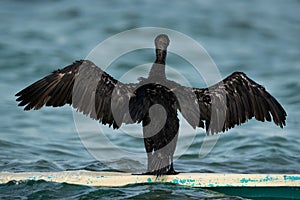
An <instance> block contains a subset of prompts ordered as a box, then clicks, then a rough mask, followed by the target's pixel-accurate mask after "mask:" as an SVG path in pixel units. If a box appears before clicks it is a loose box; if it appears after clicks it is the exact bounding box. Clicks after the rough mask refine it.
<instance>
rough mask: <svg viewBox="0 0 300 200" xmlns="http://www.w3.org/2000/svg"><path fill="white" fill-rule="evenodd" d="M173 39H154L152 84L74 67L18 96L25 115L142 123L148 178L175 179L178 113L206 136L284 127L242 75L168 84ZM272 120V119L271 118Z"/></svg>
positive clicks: (276, 110)
mask: <svg viewBox="0 0 300 200" xmlns="http://www.w3.org/2000/svg"><path fill="white" fill-rule="evenodd" d="M168 45H169V38H168V36H167V35H165V34H161V35H159V36H157V37H156V39H155V47H156V60H155V62H154V63H153V65H152V68H151V70H150V73H149V76H148V78H140V79H139V83H136V84H125V83H121V82H118V81H117V80H116V79H114V78H113V77H111V76H110V75H109V74H107V73H106V72H104V71H102V70H101V69H100V68H98V67H97V66H96V65H95V64H94V63H92V62H91V61H88V60H80V61H76V62H74V63H73V64H71V65H69V66H66V67H65V68H63V69H58V70H56V71H53V72H52V73H51V74H50V75H48V76H46V77H44V78H42V79H40V80H38V81H37V82H35V83H33V84H32V85H30V86H28V87H27V88H25V89H23V90H22V91H20V92H18V93H17V94H16V96H18V98H17V101H20V103H19V106H25V108H24V110H30V109H40V108H41V107H42V106H43V105H45V106H53V107H59V106H63V105H65V104H70V105H72V106H73V107H74V108H75V109H77V110H78V111H80V112H82V113H83V114H85V115H89V116H90V117H91V118H93V119H95V120H99V121H100V122H101V123H102V124H108V125H109V126H113V128H114V129H115V128H119V127H120V126H121V124H122V123H125V124H128V123H140V122H142V126H143V135H144V144H145V149H146V152H147V157H148V169H147V172H146V173H145V174H154V175H157V176H160V175H166V174H177V172H176V171H175V170H174V167H173V154H174V151H175V148H176V143H177V138H178V129H179V119H178V117H177V110H179V111H180V112H181V113H182V115H183V117H184V118H186V120H187V121H188V123H189V124H190V125H191V126H192V127H193V128H196V127H201V128H205V129H206V133H207V134H214V133H218V132H224V131H226V130H228V129H230V128H233V127H234V126H235V125H240V124H242V123H244V122H246V121H247V120H249V119H251V118H253V117H255V119H257V120H259V121H265V120H267V121H271V120H272V119H273V121H274V123H275V124H276V125H278V126H280V127H281V128H282V127H283V126H285V120H286V116H287V114H286V112H285V110H284V109H283V108H282V106H281V105H280V104H279V103H278V102H277V100H276V99H275V98H274V97H273V96H271V95H270V94H269V93H268V92H267V91H266V90H265V88H264V87H263V86H261V85H259V84H258V83H256V82H254V81H253V80H251V79H250V78H248V77H247V76H246V75H245V74H244V73H242V72H234V73H233V74H231V75H230V76H228V77H227V78H225V79H224V80H223V81H221V82H219V83H216V84H215V85H213V86H211V87H208V88H190V87H185V86H181V85H179V84H177V83H176V82H174V81H171V80H168V79H167V78H166V74H165V60H166V55H167V47H168ZM271 116H272V117H271Z"/></svg>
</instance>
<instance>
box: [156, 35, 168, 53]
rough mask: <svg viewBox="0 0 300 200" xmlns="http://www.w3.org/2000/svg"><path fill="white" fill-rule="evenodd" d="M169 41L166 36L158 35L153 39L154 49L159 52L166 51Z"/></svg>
mask: <svg viewBox="0 0 300 200" xmlns="http://www.w3.org/2000/svg"><path fill="white" fill-rule="evenodd" d="M169 43H170V40H169V37H168V36H167V35H166V34H160V35H158V36H157V37H156V38H155V48H156V49H160V50H164V51H166V50H167V47H168V46H169Z"/></svg>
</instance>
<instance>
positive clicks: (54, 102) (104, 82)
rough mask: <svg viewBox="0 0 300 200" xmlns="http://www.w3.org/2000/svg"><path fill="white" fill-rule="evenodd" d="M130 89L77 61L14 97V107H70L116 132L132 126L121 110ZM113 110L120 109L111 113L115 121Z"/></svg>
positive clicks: (132, 88) (128, 97)
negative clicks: (16, 105)
mask: <svg viewBox="0 0 300 200" xmlns="http://www.w3.org/2000/svg"><path fill="white" fill-rule="evenodd" d="M134 89H135V85H134V84H123V83H121V82H118V81H117V80H115V79H114V78H113V77H111V76H110V75H109V74H107V73H106V72H104V71H102V70H101V69H100V68H98V67H97V66H96V65H95V64H94V63H92V62H91V61H88V60H80V61H76V62H74V63H73V64H71V65H69V66H67V67H65V68H63V69H58V70H56V71H53V72H52V73H51V74H50V75H48V76H46V77H44V78H42V79H40V80H38V81H36V82H35V83H33V84H32V85H30V86H28V87H27V88H25V89H23V90H22V91H20V92H18V93H17V94H16V96H17V101H19V102H20V103H19V104H18V105H19V106H25V108H24V110H31V109H40V108H41V107H42V106H44V105H45V106H53V107H58V106H63V105H65V104H71V105H72V106H73V107H74V108H75V109H77V110H78V111H80V112H82V113H83V114H85V115H89V116H90V117H91V118H93V119H96V120H99V121H101V122H102V123H103V124H109V125H110V126H111V125H113V127H114V128H119V126H120V125H121V124H122V123H124V122H126V123H130V122H132V121H130V120H129V119H127V118H126V117H124V116H129V115H128V114H127V113H126V109H124V107H126V106H127V107H128V105H127V104H129V99H130V97H131V96H132V93H133V91H134ZM112 95H114V97H113V96H112ZM112 99H113V101H112ZM113 106H115V107H118V106H119V107H121V108H123V109H122V110H118V112H117V111H116V110H115V113H117V115H118V117H117V119H115V118H114V108H113ZM116 120H117V121H116Z"/></svg>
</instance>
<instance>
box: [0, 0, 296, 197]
mask: <svg viewBox="0 0 300 200" xmlns="http://www.w3.org/2000/svg"><path fill="white" fill-rule="evenodd" d="M299 9H300V1H299V0H287V1H279V0H277V1H273V0H266V1H259V0H254V1H237V0H230V1H226V2H223V1H218V0H212V1H196V0H191V1H179V0H176V1H158V0H153V1H137V0H134V1H119V0H112V1H96V0H90V1H68V0H53V1H51V0H45V1H38V0H27V1H21V0H2V1H1V2H0V72H1V73H0V91H1V92H0V112H1V118H0V119H1V120H0V121H1V123H0V171H11V172H21V171H63V170H70V169H88V170H99V171H102V170H111V168H110V167H108V166H106V165H104V164H103V163H101V162H99V161H97V160H96V159H95V158H94V157H93V156H92V155H91V154H90V153H89V152H88V151H87V150H86V149H85V147H84V146H83V144H82V143H81V141H80V138H79V136H78V134H77V131H76V128H75V125H74V120H73V114H72V109H71V107H69V106H65V107H63V108H60V109H53V108H43V109H41V110H39V111H30V112H24V111H23V110H22V108H20V107H17V103H16V101H15V97H14V95H15V93H17V92H18V91H19V90H21V89H23V88H24V87H25V86H27V85H29V84H31V83H32V82H34V81H36V80H37V79H39V78H41V77H43V76H45V75H47V74H48V73H50V72H51V71H53V70H55V69H57V68H61V67H63V66H66V65H68V64H70V63H72V62H73V61H74V60H77V59H81V58H84V57H86V56H87V54H88V53H89V52H90V51H91V50H92V49H93V48H94V47H95V46H96V45H97V44H98V43H100V42H101V41H103V40H105V39H106V38H108V37H110V36H112V35H114V34H117V33H119V32H121V31H125V30H128V29H132V28H138V27H149V26H151V27H163V28H169V29H173V30H176V31H179V32H182V33H184V34H186V35H188V36H190V37H192V38H193V39H195V40H196V41H198V42H199V43H200V44H201V45H203V47H204V48H205V49H206V50H207V51H208V53H209V54H210V56H211V57H212V59H213V60H214V62H215V63H216V65H217V66H218V68H219V70H220V72H221V75H222V77H225V76H227V75H229V74H230V73H232V72H233V71H243V72H245V73H246V74H247V75H249V76H250V77H251V78H253V79H254V80H256V81H257V82H259V83H260V84H262V85H264V86H265V87H266V88H267V90H268V91H270V93H271V94H272V95H274V96H275V97H276V98H277V99H278V101H279V102H280V103H281V104H282V105H283V107H284V108H285V109H286V111H287V113H288V118H287V126H286V127H285V128H284V129H280V128H279V127H277V126H275V125H274V124H273V123H260V122H256V121H255V120H251V121H250V122H249V123H247V124H244V125H242V126H239V127H237V128H235V129H232V130H230V131H229V132H227V133H225V134H222V135H221V136H220V138H219V140H218V142H217V144H216V146H215V148H214V149H213V150H212V152H211V153H209V154H208V155H207V156H206V157H204V158H201V159H199V158H198V153H199V149H200V146H201V143H202V141H203V138H204V131H203V130H201V129H199V130H197V132H198V134H197V137H196V138H195V141H194V143H193V145H192V146H191V147H190V149H189V151H187V152H186V154H184V155H183V156H181V157H180V158H179V159H178V160H176V162H175V168H176V169H177V170H178V171H183V172H215V173H300V157H299V153H300V145H299V144H300V133H299V125H300V66H299V63H300V62H299V61H300V40H299V35H300V14H299ZM186 51H189V49H186ZM143 55H144V57H142V58H141V57H140V56H139V54H136V55H135V54H132V55H130V56H129V57H126V56H124V58H122V59H120V60H119V62H118V63H117V65H116V66H115V71H114V70H112V72H110V73H111V74H112V75H113V76H114V75H115V76H117V75H116V74H117V73H120V72H121V73H122V72H123V73H125V72H126V71H127V70H129V69H130V67H131V66H136V65H138V64H143V62H151V61H152V60H153V59H154V52H153V51H147V53H145V54H143ZM167 62H168V64H174V65H175V66H176V63H175V62H172V56H170V57H168V61H167ZM177 67H178V68H180V67H182V68H185V67H186V66H177ZM185 70H189V68H188V67H187V68H186V69H185ZM114 73H115V74H114ZM191 76H192V73H191ZM192 84H193V85H194V86H197V87H200V86H201V84H199V83H198V82H193V83H192ZM202 86H205V85H202ZM112 134H113V133H112ZM119 137H120V141H122V136H119ZM123 145H124V146H128V147H132V146H137V144H136V140H132V141H130V140H126V142H124V144H123ZM138 146H139V148H140V150H141V151H144V149H143V144H139V145H138ZM133 161H134V159H133V160H128V159H121V160H117V161H116V163H117V165H118V166H121V167H122V168H125V169H126V168H130V163H131V162H133ZM143 170H144V169H143V168H141V169H139V171H143ZM24 197H25V199H26V197H27V198H29V199H43V198H44V199H48V198H68V199H98V198H108V199H109V198H112V199H123V198H133V199H134V198H136V199H142V198H148V199H158V198H159V197H163V198H166V199H182V198H185V199H195V198H201V197H202V198H208V199H228V198H229V199H242V198H239V197H230V196H226V195H224V194H220V193H216V192H212V191H209V190H203V189H197V188H196V189H195V188H181V187H176V186H172V185H161V184H158V185H140V186H128V187H120V188H95V187H85V186H75V185H68V184H60V183H46V182H43V181H39V182H32V181H28V182H23V183H20V184H15V183H13V182H11V183H8V184H2V185H0V198H7V199H9V198H15V199H24Z"/></svg>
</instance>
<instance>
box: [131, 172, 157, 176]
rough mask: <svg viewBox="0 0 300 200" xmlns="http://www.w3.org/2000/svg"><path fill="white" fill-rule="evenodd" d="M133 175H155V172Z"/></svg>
mask: <svg viewBox="0 0 300 200" xmlns="http://www.w3.org/2000/svg"><path fill="white" fill-rule="evenodd" d="M132 175H155V174H154V172H144V173H140V174H139V173H133V174H132Z"/></svg>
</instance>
